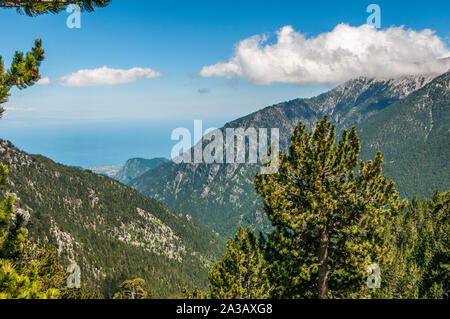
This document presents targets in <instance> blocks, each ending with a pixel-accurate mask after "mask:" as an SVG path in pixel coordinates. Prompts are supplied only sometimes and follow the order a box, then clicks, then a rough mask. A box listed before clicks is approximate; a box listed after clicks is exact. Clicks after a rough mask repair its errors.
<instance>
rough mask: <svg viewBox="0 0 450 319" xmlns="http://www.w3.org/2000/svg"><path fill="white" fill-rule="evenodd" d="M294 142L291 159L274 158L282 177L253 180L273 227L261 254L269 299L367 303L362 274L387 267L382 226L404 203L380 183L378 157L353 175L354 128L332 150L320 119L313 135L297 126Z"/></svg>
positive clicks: (327, 126)
mask: <svg viewBox="0 0 450 319" xmlns="http://www.w3.org/2000/svg"><path fill="white" fill-rule="evenodd" d="M291 140H292V143H291V145H290V147H289V154H288V155H286V154H283V153H281V152H280V154H279V159H280V168H279V171H278V172H277V173H275V174H271V175H261V174H257V176H256V178H255V189H256V191H257V192H258V193H259V194H260V195H261V196H262V197H263V199H264V203H265V211H266V213H267V216H268V217H269V219H270V220H271V222H272V224H273V226H274V227H275V231H274V232H273V233H272V234H270V235H269V237H268V239H267V243H266V249H265V258H266V260H267V262H268V264H269V265H270V266H269V270H268V273H269V277H270V280H271V284H273V285H274V291H273V292H272V296H274V297H282V298H329V297H334V298H344V297H358V296H366V295H367V294H368V291H367V290H368V289H367V288H366V287H365V286H366V278H367V276H368V274H367V272H366V269H367V267H368V266H369V265H370V264H373V263H376V264H379V265H380V266H382V271H383V269H384V268H383V266H384V267H385V266H386V265H387V264H389V263H390V262H391V261H392V254H391V249H390V247H389V243H387V242H386V240H385V236H384V229H383V226H384V223H385V220H386V218H388V217H389V216H391V215H392V214H394V213H395V212H397V211H398V210H399V209H400V208H401V207H403V206H404V205H405V204H406V203H400V201H399V196H398V193H397V191H396V190H395V187H394V182H392V181H388V180H387V179H386V178H385V177H383V176H382V174H381V173H382V169H381V164H382V162H383V159H382V156H381V153H378V154H377V155H376V158H375V161H368V162H367V163H365V162H363V161H361V162H360V167H359V169H358V172H357V173H356V170H357V164H358V154H359V151H360V141H359V138H358V135H357V134H356V129H355V128H352V130H351V131H350V132H348V131H344V132H343V134H342V138H341V139H340V140H339V142H338V143H337V144H336V143H335V127H334V125H332V124H331V123H330V122H329V120H328V118H327V117H326V116H325V117H324V118H323V119H322V120H321V121H320V122H317V123H316V128H315V130H314V132H307V131H306V127H305V125H303V124H302V123H299V125H298V126H297V127H296V128H295V130H294V134H293V136H292V137H291Z"/></svg>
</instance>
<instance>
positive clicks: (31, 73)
mask: <svg viewBox="0 0 450 319" xmlns="http://www.w3.org/2000/svg"><path fill="white" fill-rule="evenodd" d="M34 43H35V46H34V47H33V49H32V50H31V52H27V53H26V54H24V53H23V52H18V51H16V53H15V54H14V58H13V60H12V63H11V66H10V68H9V69H5V66H4V63H3V59H2V57H1V56H0V105H1V104H3V103H6V102H7V101H8V97H9V95H10V94H9V90H10V89H11V88H12V87H13V86H16V87H17V88H19V89H24V88H27V87H29V86H31V85H33V84H35V83H36V82H37V81H39V79H40V78H41V76H40V75H39V66H40V64H41V62H42V61H43V60H44V50H43V49H42V41H41V40H40V39H36V40H35V41H34ZM3 112H4V109H3V108H2V107H0V117H1V115H2V114H3Z"/></svg>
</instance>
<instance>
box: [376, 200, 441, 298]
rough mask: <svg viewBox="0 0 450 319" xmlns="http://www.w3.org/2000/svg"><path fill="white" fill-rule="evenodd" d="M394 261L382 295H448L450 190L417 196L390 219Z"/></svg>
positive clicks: (434, 296)
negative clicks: (424, 196) (420, 198)
mask: <svg viewBox="0 0 450 319" xmlns="http://www.w3.org/2000/svg"><path fill="white" fill-rule="evenodd" d="M390 224H391V225H390V226H389V228H390V230H389V232H390V240H391V241H392V242H394V243H395V259H394V263H393V265H392V266H391V267H389V269H388V270H387V272H386V274H385V276H384V278H386V279H387V282H386V284H387V286H388V287H387V288H388V289H387V291H383V294H381V295H380V297H383V298H433V299H435V298H449V296H448V293H449V291H450V286H449V283H450V280H449V274H450V253H449V247H450V243H449V238H448V234H449V233H450V191H447V192H444V193H439V192H436V193H435V195H434V196H433V198H432V199H430V200H424V201H421V200H419V199H418V198H414V199H413V201H412V203H411V204H410V205H408V207H407V208H406V209H405V211H404V212H402V214H399V215H398V216H396V218H395V219H394V220H393V221H392V223H390Z"/></svg>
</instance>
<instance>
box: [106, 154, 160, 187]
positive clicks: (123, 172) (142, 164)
mask: <svg viewBox="0 0 450 319" xmlns="http://www.w3.org/2000/svg"><path fill="white" fill-rule="evenodd" d="M168 161H169V160H168V159H166V158H163V157H158V158H152V159H145V158H131V159H129V160H128V161H127V162H126V163H125V165H124V166H123V167H122V168H121V169H120V170H119V171H118V172H117V173H116V174H115V175H114V176H113V178H114V179H116V180H118V181H119V182H121V183H124V184H127V183H129V182H131V180H132V179H134V178H136V177H139V176H141V175H142V174H144V173H145V172H146V171H148V170H149V169H152V168H155V167H157V166H158V165H159V164H161V163H164V162H168Z"/></svg>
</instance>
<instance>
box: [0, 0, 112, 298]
mask: <svg viewBox="0 0 450 319" xmlns="http://www.w3.org/2000/svg"><path fill="white" fill-rule="evenodd" d="M108 2H109V1H103V0H83V1H81V0H80V1H59V0H58V1H45V0H44V1H0V7H4V8H16V9H17V10H18V12H25V13H26V14H28V15H37V14H44V13H48V12H59V11H61V10H63V9H65V8H66V6H67V5H68V4H70V3H76V4H79V5H80V6H81V7H82V8H83V9H85V10H88V11H89V10H92V9H93V6H103V5H106V4H107V3H108ZM43 60H44V50H43V49H42V41H41V40H40V39H36V40H35V46H34V47H33V48H32V50H31V51H30V52H28V53H26V54H24V53H23V52H18V51H16V52H15V54H14V58H13V60H12V63H11V66H10V68H9V69H6V68H5V66H4V63H3V59H2V56H0V117H1V116H2V115H3V113H4V108H3V107H1V105H2V104H3V103H6V102H7V101H8V97H9V95H10V94H9V91H10V89H11V88H12V87H17V88H18V89H24V88H27V87H29V86H32V85H33V84H35V83H36V82H37V81H38V80H39V79H40V77H41V76H40V74H39V67H40V64H41V62H42V61H43ZM7 174H8V168H7V167H6V166H5V165H0V188H1V187H3V186H4V184H5V179H6V175H7ZM13 204H14V196H12V195H11V194H9V195H7V196H6V197H5V198H4V199H3V201H2V202H1V204H0V299H3V298H58V297H59V296H60V291H59V290H58V289H55V287H56V286H60V284H59V283H58V281H59V280H60V279H61V278H63V277H64V275H61V272H60V271H59V270H61V269H59V270H58V269H55V268H54V267H56V268H58V267H60V266H59V263H58V262H57V260H55V259H54V258H52V257H54V256H48V255H45V256H39V258H38V257H37V253H38V251H39V250H36V251H32V250H30V249H28V250H27V247H28V248H30V247H29V246H27V242H26V234H27V230H26V229H25V228H24V217H23V216H22V215H21V214H19V213H17V214H13V213H14V208H13ZM30 243H31V242H28V244H30ZM31 245H33V244H32V243H31ZM44 251H45V252H48V251H49V250H48V249H45V248H44ZM41 252H42V251H41ZM27 253H28V254H27ZM46 266H47V267H49V268H46ZM57 273H58V275H57Z"/></svg>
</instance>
